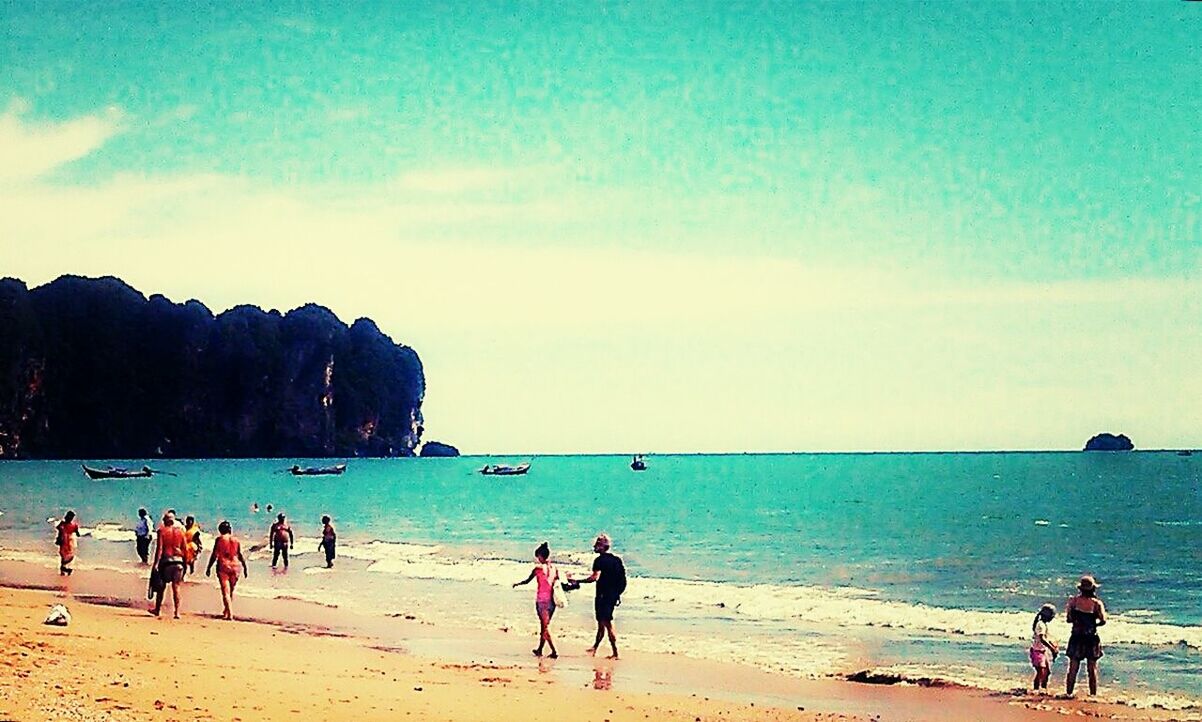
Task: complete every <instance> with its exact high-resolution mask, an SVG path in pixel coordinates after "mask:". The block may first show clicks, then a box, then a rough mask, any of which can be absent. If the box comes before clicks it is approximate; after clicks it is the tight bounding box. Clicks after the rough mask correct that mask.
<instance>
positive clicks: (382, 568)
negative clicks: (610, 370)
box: [314, 541, 1202, 649]
mask: <svg viewBox="0 0 1202 722" xmlns="http://www.w3.org/2000/svg"><path fill="white" fill-rule="evenodd" d="M315 546H316V545H315V544H314V547H315ZM339 555H340V556H342V557H347V558H351V559H358V560H361V561H366V562H368V567H367V569H368V571H371V572H374V573H380V574H395V575H398V576H402V577H410V578H414V579H433V580H446V581H461V582H472V583H485V584H492V585H495V586H498V587H502V588H507V587H509V585H511V584H512V583H513V582H515V581H520V580H521V579H524V578H525V577H526V575H527V574H529V572H530V568H531V565H530V564H529V563H526V562H518V561H513V560H504V559H481V558H476V557H470V556H456V555H453V554H448V553H444V551H443V548H442V547H439V546H429V545H421V544H403V543H397V542H385V541H372V542H367V543H347V544H344V545H342V546H340V548H339ZM559 569H560V572H561V574H564V575H565V576H566V575H568V574H571V575H577V576H583V575H585V574H587V572H588V569H589V567H587V566H585V565H577V564H565V563H562V562H561V563H560V564H559ZM626 597H627V598H638V599H641V600H643V601H644V602H647V603H650V604H647V603H643V604H640V606H641V607H649V606H650V607H654V608H655V609H656V612H657V613H658V614H663V615H665V616H671V617H673V618H682V617H691V618H697V619H705V618H711V619H745V620H749V621H756V622H784V623H787V624H791V625H796V626H798V627H807V628H808V627H817V628H822V629H831V628H845V629H854V628H863V627H870V628H871V627H878V628H883V629H896V630H901V631H903V632H909V633H919V634H947V635H954V636H965V637H971V638H973V639H974V641H979V642H983V643H987V644H996V645H1010V644H1014V643H1015V642H1025V641H1026V640H1028V639H1029V638H1030V636H1031V618H1032V614H1031V613H1030V612H1027V611H1015V612H1009V611H993V610H972V609H957V608H949V607H938V606H932V605H926V604H917V603H912V602H901V601H896V600H889V599H883V598H881V597H880V595H879V594H878V593H877V592H874V591H872V590H867V589H857V588H852V587H818V586H783V585H775V584H758V585H739V584H730V583H719V582H708V581H688V580H681V579H665V578H656V577H642V578H637V579H636V578H632V579H631V581H630V586H629V587H628V589H627V592H626ZM1145 619H1146V614H1144V613H1143V612H1142V611H1139V612H1137V613H1136V614H1132V615H1124V614H1114V615H1111V617H1110V621H1109V624H1107V625H1106V627H1105V628H1104V629H1105V631H1104V632H1103V640H1104V641H1105V642H1106V643H1108V644H1138V645H1149V646H1164V645H1179V646H1188V647H1191V648H1194V649H1202V627H1198V626H1178V625H1172V624H1162V623H1154V622H1148V621H1144V620H1145ZM1050 626H1051V630H1050V631H1051V633H1052V635H1053V636H1054V637H1055V638H1057V639H1065V640H1066V639H1068V634H1069V629H1068V625H1067V624H1066V623H1064V622H1063V620H1062V619H1060V618H1057V619H1055V620H1053V621H1052V623H1051V625H1050Z"/></svg>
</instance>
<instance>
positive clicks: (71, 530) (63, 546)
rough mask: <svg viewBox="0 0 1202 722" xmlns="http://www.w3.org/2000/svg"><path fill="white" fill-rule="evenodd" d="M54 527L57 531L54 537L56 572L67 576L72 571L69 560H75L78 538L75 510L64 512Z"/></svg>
mask: <svg viewBox="0 0 1202 722" xmlns="http://www.w3.org/2000/svg"><path fill="white" fill-rule="evenodd" d="M55 529H56V530H57V531H58V536H57V538H56V539H55V544H58V573H59V575H60V576H64V577H69V576H71V572H72V571H74V570H73V569H71V562H73V561H75V541H76V539H78V538H79V522H77V521H75V512H74V511H68V512H67V513H66V514H64V515H63V520H62V521H60V522H59V523H58V525H57V526H56V527H55Z"/></svg>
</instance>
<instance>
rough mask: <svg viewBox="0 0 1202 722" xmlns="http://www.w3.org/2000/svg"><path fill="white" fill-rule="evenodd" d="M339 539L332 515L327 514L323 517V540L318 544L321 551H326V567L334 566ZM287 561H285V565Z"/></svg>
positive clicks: (331, 567)
mask: <svg viewBox="0 0 1202 722" xmlns="http://www.w3.org/2000/svg"><path fill="white" fill-rule="evenodd" d="M337 541H338V535H337V534H335V533H334V525H333V524H331V523H330V517H329V515H328V514H327V515H326V516H323V517H322V518H321V542H320V543H319V544H318V545H317V548H318V550H319V551H324V552H325V553H326V569H333V568H334V546H335V544H336V543H337ZM286 565H287V562H285V566H286Z"/></svg>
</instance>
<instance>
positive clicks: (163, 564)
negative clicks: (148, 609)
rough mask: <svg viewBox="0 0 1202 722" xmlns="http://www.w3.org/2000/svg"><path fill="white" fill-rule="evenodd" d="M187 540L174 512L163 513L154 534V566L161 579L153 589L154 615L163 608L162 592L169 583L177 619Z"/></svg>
mask: <svg viewBox="0 0 1202 722" xmlns="http://www.w3.org/2000/svg"><path fill="white" fill-rule="evenodd" d="M187 546H188V540H187V539H186V538H185V536H184V530H183V528H182V527H181V526H180V525H179V524H176V523H175V513H174V512H172V511H168V512H167V513H166V514H164V515H163V525H162V526H160V527H159V529H158V531H157V532H156V534H155V543H154V567H155V569H157V570H158V572H159V577H160V579H161V580H162V581H161V583H160V585H159V587H158V589H156V590H155V599H154V616H156V617H157V616H159V612H160V610H162V608H163V592H165V591H166V589H167V585H168V584H170V585H171V599H172V602H173V603H174V605H175V607H174V610H173V611H174V612H175V618H176V619H179V585H180V583H181V582H183V581H184V554H185V550H186V549H187Z"/></svg>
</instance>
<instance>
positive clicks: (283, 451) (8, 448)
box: [0, 276, 426, 459]
mask: <svg viewBox="0 0 1202 722" xmlns="http://www.w3.org/2000/svg"><path fill="white" fill-rule="evenodd" d="M425 389H426V381H425V375H424V372H423V369H422V363H421V360H420V359H419V358H418V355H417V352H415V351H414V350H413V349H412V348H409V347H408V346H404V345H402V344H397V343H394V342H393V341H392V339H391V338H389V337H388V336H386V335H385V334H384V333H382V332H381V331H380V329H379V328H378V327H377V326H376V324H375V323H374V322H372V321H371V320H369V319H366V318H361V319H359V320H357V321H355V322H354V323H353V324H351V325H350V326H347V325H346V324H345V323H343V322H342V321H340V320H339V319H338V317H337V316H335V315H334V313H333V312H331V311H330V310H329V309H326V308H323V307H322V306H318V305H316V304H308V305H305V306H302V307H300V308H297V309H294V310H292V311H289V312H288V313H286V314H281V313H280V312H278V311H275V310H271V311H263V310H262V309H259V308H257V307H255V306H237V307H235V308H232V309H230V310H228V311H226V312H224V313H221V314H218V315H214V314H213V313H212V312H211V311H209V309H208V308H206V307H205V306H204V304H202V303H200V302H199V301H188V302H187V303H183V304H178V303H173V302H172V301H170V300H168V299H167V298H165V297H164V296H161V295H153V296H151V297H149V298H147V297H146V296H144V295H142V294H141V293H140V292H138V291H137V290H135V289H134V288H132V287H130V286H129V285H128V284H126V283H125V282H123V281H121V280H120V279H117V278H112V277H106V278H96V279H92V278H82V277H79V276H62V277H60V278H58V279H56V280H55V281H52V282H51V283H48V284H46V285H44V286H39V287H37V288H33V289H29V288H27V287H26V285H25V283H23V282H22V281H19V280H15V279H11V278H5V279H2V280H0V459H11V458H43V459H56V458H82V459H143V458H149V457H160V456H161V457H175V458H181V457H184V458H188V457H191V458H199V457H347V456H413V455H414V450H415V449H416V448H417V447H418V445H419V444H420V443H421V435H422V432H423V427H422V411H421V404H422V398H423V396H424V395H425Z"/></svg>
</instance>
